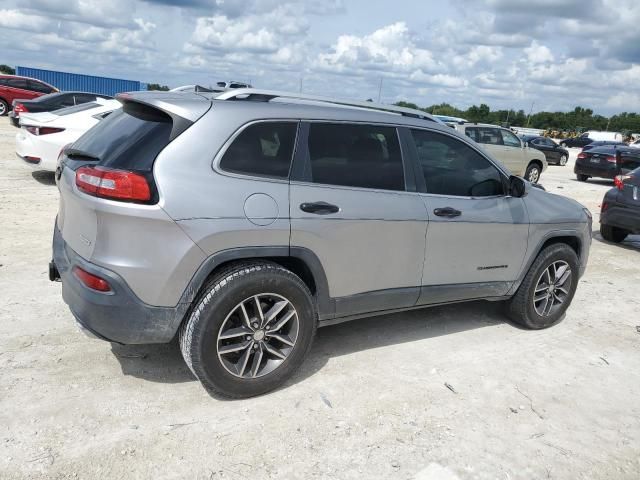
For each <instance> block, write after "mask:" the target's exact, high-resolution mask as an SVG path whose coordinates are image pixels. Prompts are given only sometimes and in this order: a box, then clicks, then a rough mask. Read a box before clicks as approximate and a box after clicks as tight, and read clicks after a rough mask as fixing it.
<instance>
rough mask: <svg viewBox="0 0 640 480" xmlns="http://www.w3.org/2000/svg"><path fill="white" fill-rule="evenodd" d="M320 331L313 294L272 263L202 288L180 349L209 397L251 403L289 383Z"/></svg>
mask: <svg viewBox="0 0 640 480" xmlns="http://www.w3.org/2000/svg"><path fill="white" fill-rule="evenodd" d="M316 323H317V322H316V314H315V308H314V305H313V302H312V297H311V293H310V292H309V289H308V288H307V286H306V285H305V284H304V282H303V281H302V280H301V279H300V278H299V277H297V276H296V275H294V274H293V273H292V272H290V271H289V270H286V269H284V268H282V267H281V266H279V265H277V264H274V263H268V262H253V263H239V264H236V265H235V266H232V267H230V268H229V269H225V270H224V271H222V272H221V273H220V274H218V275H217V276H215V277H214V278H213V279H212V280H211V281H210V282H209V283H208V284H207V285H206V286H205V288H204V289H203V291H202V293H201V294H200V296H199V298H198V300H196V302H195V304H194V309H193V311H192V312H191V314H190V316H189V318H188V319H187V321H186V322H185V323H184V325H183V326H182V328H181V330H180V349H181V351H182V355H183V356H184V359H185V361H186V363H187V365H188V366H189V368H190V369H191V371H192V372H193V374H194V375H195V376H196V377H197V378H198V380H200V382H201V383H202V385H203V386H204V387H205V388H206V389H207V390H208V391H210V392H211V393H214V394H218V395H222V396H226V397H233V398H244V397H251V396H254V395H260V394H263V393H266V392H269V391H271V390H273V389H275V388H277V387H278V386H280V385H281V384H282V383H284V382H285V381H286V380H287V379H288V378H290V377H291V375H292V374H293V372H294V371H295V370H296V369H297V368H298V367H299V366H300V365H301V364H302V362H303V360H304V358H305V357H306V355H307V352H308V351H309V348H310V347H311V343H312V341H313V337H314V335H315V331H316Z"/></svg>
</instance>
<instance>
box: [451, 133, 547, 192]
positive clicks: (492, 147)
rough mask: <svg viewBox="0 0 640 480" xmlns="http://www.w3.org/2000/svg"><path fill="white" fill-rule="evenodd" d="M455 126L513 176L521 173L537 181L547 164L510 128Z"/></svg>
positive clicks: (538, 151)
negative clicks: (499, 162)
mask: <svg viewBox="0 0 640 480" xmlns="http://www.w3.org/2000/svg"><path fill="white" fill-rule="evenodd" d="M454 128H455V129H456V130H458V131H459V132H460V133H462V134H464V135H466V136H467V137H469V138H471V139H472V140H473V141H475V142H476V143H478V144H480V146H481V147H482V148H483V149H484V150H485V151H486V152H487V153H489V154H490V155H491V156H492V157H493V158H496V159H498V160H500V161H501V162H502V164H503V165H504V166H505V167H507V169H508V170H509V172H510V173H511V174H512V175H520V176H523V177H524V178H526V179H527V180H529V181H530V182H531V183H538V181H539V180H540V175H541V174H542V172H544V171H545V170H546V169H547V167H548V164H547V158H546V157H545V155H544V153H543V152H541V151H540V150H537V149H535V148H529V145H528V144H527V142H525V141H522V140H521V139H520V138H519V137H517V136H516V135H515V134H514V133H513V132H512V131H511V130H508V129H506V128H502V127H498V126H496V125H489V124H486V123H458V124H455V125H454Z"/></svg>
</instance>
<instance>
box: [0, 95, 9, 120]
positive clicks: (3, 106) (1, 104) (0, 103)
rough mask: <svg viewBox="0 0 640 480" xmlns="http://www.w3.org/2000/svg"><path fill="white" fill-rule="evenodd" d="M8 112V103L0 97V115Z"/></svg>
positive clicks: (2, 115)
mask: <svg viewBox="0 0 640 480" xmlns="http://www.w3.org/2000/svg"><path fill="white" fill-rule="evenodd" d="M7 113H9V104H7V102H5V101H4V100H2V99H1V98H0V117H4V116H5V115H6V114H7Z"/></svg>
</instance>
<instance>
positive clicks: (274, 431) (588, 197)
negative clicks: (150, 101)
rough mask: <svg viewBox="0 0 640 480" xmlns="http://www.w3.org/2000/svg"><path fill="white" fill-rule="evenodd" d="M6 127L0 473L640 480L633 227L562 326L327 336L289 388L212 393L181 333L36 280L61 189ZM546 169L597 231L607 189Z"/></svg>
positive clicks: (595, 267)
mask: <svg viewBox="0 0 640 480" xmlns="http://www.w3.org/2000/svg"><path fill="white" fill-rule="evenodd" d="M15 132H16V130H15V129H14V128H12V127H11V126H10V125H9V123H8V121H7V119H6V118H2V119H0V227H1V232H2V235H1V237H0V295H1V302H0V372H2V373H1V375H2V376H1V379H2V381H1V382H0V478H3V479H12V480H14V479H23V478H25V479H26V478H29V479H40V478H53V479H63V478H64V479H66V478H72V479H76V478H127V479H134V478H164V479H172V478H188V479H242V478H299V479H309V478H336V479H345V478H357V479H362V478H400V479H420V480H435V479H438V480H441V479H445V480H446V479H519V478H521V479H547V478H552V479H559V478H566V479H598V478H601V479H611V478H616V479H638V478H640V403H638V399H639V398H640V355H639V352H640V350H639V346H640V331H638V327H637V326H638V325H640V307H639V302H640V298H639V297H638V284H639V283H640V262H639V261H638V260H639V259H640V256H639V254H640V237H638V236H636V237H630V239H629V240H627V241H626V242H625V243H624V244H622V245H612V244H608V243H604V242H603V241H602V239H601V237H600V236H599V234H597V233H596V234H595V235H594V240H593V246H592V249H591V258H590V261H589V268H588V270H587V273H586V275H585V277H584V278H583V280H582V281H581V283H580V286H579V287H578V291H577V294H576V297H575V299H574V302H573V305H572V307H571V308H570V309H569V311H568V313H567V316H566V319H565V320H564V322H562V323H561V324H559V325H557V326H555V327H554V328H551V329H549V330H545V331H526V330H521V329H519V328H517V327H515V326H513V325H510V324H508V323H505V321H504V317H503V316H502V314H501V310H500V306H499V305H497V304H491V303H486V302H477V303H471V304H465V305H455V306H450V307H441V308H433V309H427V310H422V311H414V312H410V313H404V314H397V315H390V316H385V317H377V318H372V319H367V320H361V321H357V322H352V323H347V324H342V325H338V326H335V327H328V328H325V329H321V330H320V331H319V333H318V337H317V341H316V343H315V345H314V347H313V350H312V353H311V356H310V358H309V359H308V361H307V362H306V363H305V365H304V367H303V368H302V369H301V371H300V372H299V373H298V374H297V375H296V377H295V378H294V379H293V380H292V381H290V382H289V383H288V384H287V385H286V386H285V387H284V388H282V389H280V390H278V391H276V392H274V393H272V394H269V395H265V396H262V397H259V398H254V399H250V400H243V401H221V400H217V399H214V398H211V397H209V396H208V395H207V394H206V393H205V391H204V390H203V389H202V388H201V386H200V384H199V383H198V382H197V381H196V380H195V379H194V378H193V377H192V376H191V374H190V373H189V372H188V370H187V369H186V367H185V365H184V363H183V361H182V358H181V356H180V353H179V351H178V349H177V347H176V345H175V344H170V345H162V346H144V347H123V346H112V345H110V344H108V343H106V342H101V341H98V340H91V339H89V338H87V337H85V336H83V335H82V334H81V333H80V332H79V331H78V330H76V328H75V326H74V322H73V318H72V316H71V314H70V313H69V310H68V309H67V307H66V306H65V305H64V303H63V301H62V298H61V295H60V284H59V283H51V282H49V280H48V279H47V262H48V261H49V259H50V255H51V234H52V227H53V220H54V216H55V214H56V211H57V197H58V192H57V189H56V187H55V185H54V182H53V179H52V177H51V176H50V175H47V174H42V173H34V172H33V171H32V170H31V169H30V168H29V167H28V166H27V165H25V164H23V163H22V162H21V161H19V160H17V159H16V157H15V156H14V148H13V147H14V141H13V137H14V135H15ZM575 155H576V151H574V152H572V155H571V161H570V163H569V164H568V165H567V166H566V167H555V166H551V167H549V170H548V171H547V172H545V174H544V175H543V177H542V183H543V184H544V185H545V186H546V187H547V189H548V190H550V191H552V192H554V193H558V194H561V195H569V196H571V197H573V198H575V199H577V200H578V201H580V202H582V203H583V204H585V205H587V206H588V207H589V208H590V209H591V210H592V212H593V214H594V223H595V227H594V228H595V229H597V226H598V215H597V212H598V207H597V206H598V204H599V203H600V201H601V199H602V196H603V195H604V193H605V192H606V191H607V189H608V188H610V186H611V183H610V182H606V181H590V182H589V183H578V182H577V181H575V180H574V175H573V173H572V165H573V159H574V158H575Z"/></svg>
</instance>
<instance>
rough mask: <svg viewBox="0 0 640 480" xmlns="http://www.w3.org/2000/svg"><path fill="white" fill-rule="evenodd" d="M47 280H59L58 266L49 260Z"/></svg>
mask: <svg viewBox="0 0 640 480" xmlns="http://www.w3.org/2000/svg"><path fill="white" fill-rule="evenodd" d="M49 280H51V281H52V282H59V281H60V272H58V267H56V264H55V263H54V262H53V261H51V262H49Z"/></svg>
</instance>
